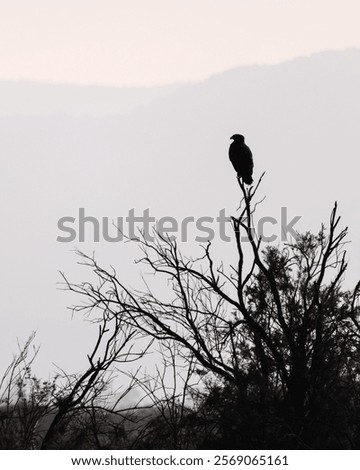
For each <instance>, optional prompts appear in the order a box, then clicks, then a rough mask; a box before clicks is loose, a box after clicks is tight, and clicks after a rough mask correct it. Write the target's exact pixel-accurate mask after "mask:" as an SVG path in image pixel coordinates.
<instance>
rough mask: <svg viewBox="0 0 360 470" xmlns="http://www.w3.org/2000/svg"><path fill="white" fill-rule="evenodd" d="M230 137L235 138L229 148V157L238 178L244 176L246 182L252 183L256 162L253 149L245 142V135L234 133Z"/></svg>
mask: <svg viewBox="0 0 360 470" xmlns="http://www.w3.org/2000/svg"><path fill="white" fill-rule="evenodd" d="M230 139H232V140H233V142H231V144H230V148H229V158H230V161H231V163H232V164H233V167H234V168H235V171H236V173H237V176H238V178H239V179H240V178H242V180H243V182H244V183H246V184H252V182H253V179H252V172H253V169H254V162H253V157H252V153H251V150H250V149H249V147H248V146H247V145H246V144H245V138H244V136H243V135H240V134H234V135H233V136H232V137H230Z"/></svg>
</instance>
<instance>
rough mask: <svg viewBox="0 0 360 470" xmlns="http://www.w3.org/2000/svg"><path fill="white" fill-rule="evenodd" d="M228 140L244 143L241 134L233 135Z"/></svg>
mask: <svg viewBox="0 0 360 470" xmlns="http://www.w3.org/2000/svg"><path fill="white" fill-rule="evenodd" d="M230 140H233V141H235V142H242V143H244V142H245V138H244V136H243V135H241V134H234V135H232V136H231V137H230Z"/></svg>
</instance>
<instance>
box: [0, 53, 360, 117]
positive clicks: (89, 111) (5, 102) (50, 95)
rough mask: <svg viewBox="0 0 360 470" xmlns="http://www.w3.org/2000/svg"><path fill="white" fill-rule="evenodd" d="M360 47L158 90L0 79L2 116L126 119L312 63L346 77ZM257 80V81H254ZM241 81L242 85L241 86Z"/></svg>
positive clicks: (242, 69) (232, 71)
mask: <svg viewBox="0 0 360 470" xmlns="http://www.w3.org/2000/svg"><path fill="white" fill-rule="evenodd" d="M359 61H360V49H355V48H354V49H346V50H344V51H325V52H319V53H315V54H312V55H310V56H304V57H299V58H296V59H293V60H290V61H285V62H281V63H279V64H274V65H258V66H239V67H235V68H233V69H229V70H227V71H224V72H220V73H217V74H214V75H212V76H210V77H209V78H207V79H205V80H203V81H201V82H196V83H175V84H170V85H164V86H153V87H116V86H107V85H73V84H61V83H59V84H56V83H53V84H52V83H41V82H33V81H25V80H19V81H11V80H0V117H3V116H14V115H15V116H20V115H22V116H45V115H51V114H66V115H68V116H73V117H81V116H88V117H104V116H109V115H124V114H127V113H129V112H133V111H136V110H137V109H139V108H141V107H147V106H149V105H151V104H152V103H153V102H154V101H156V100H157V99H162V98H166V97H168V96H169V95H172V94H173V93H176V92H182V91H185V90H187V89H191V88H192V87H197V86H203V85H205V84H206V85H209V86H212V84H216V83H219V84H220V83H223V84H225V83H226V82H229V83H230V84H231V83H233V80H234V79H235V78H240V80H241V82H242V84H244V83H247V84H249V82H250V83H251V82H252V83H251V84H252V86H256V85H257V81H258V77H259V76H261V75H263V74H270V75H271V74H272V73H277V71H279V70H283V71H284V72H290V71H291V69H294V68H295V69H296V68H298V67H299V66H303V67H306V65H308V66H309V65H310V64H311V63H317V64H318V66H319V65H321V64H323V66H324V67H327V68H328V70H329V72H331V73H335V74H341V63H343V64H346V68H347V70H348V69H349V66H350V67H351V66H353V68H354V73H355V75H356V76H357V75H358V72H359V65H358V63H359ZM253 80H254V81H253ZM240 84H241V83H239V85H240Z"/></svg>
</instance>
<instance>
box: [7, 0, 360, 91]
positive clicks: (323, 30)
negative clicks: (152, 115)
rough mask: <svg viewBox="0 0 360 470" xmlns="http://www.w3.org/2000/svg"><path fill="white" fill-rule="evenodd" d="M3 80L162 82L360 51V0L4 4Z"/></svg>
mask: <svg viewBox="0 0 360 470" xmlns="http://www.w3.org/2000/svg"><path fill="white" fill-rule="evenodd" d="M0 5H1V14H0V60H1V69H0V79H31V80H41V81H55V82H73V83H84V84H85V83H98V84H115V85H155V84H164V83H171V82H176V81H194V80H201V79H204V78H206V77H208V76H210V75H212V74H214V73H217V72H222V71H224V70H226V69H229V68H232V67H236V66H238V65H243V64H265V63H276V62H281V61H283V60H287V59H290V58H293V57H297V56H299V55H308V54H310V53H312V52H317V51H322V50H327V49H343V48H348V47H360V28H359V17H360V2H359V0H341V1H340V0H52V1H49V0H31V1H29V0H12V1H11V2H9V1H8V0H0Z"/></svg>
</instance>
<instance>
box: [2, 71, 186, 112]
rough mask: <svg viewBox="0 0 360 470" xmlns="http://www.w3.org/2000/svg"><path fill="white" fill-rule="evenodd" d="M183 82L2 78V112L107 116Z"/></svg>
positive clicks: (177, 86) (164, 94)
mask: <svg viewBox="0 0 360 470" xmlns="http://www.w3.org/2000/svg"><path fill="white" fill-rule="evenodd" d="M181 86H183V85H180V84H175V85H169V86H161V87H160V86H159V87H152V88H133V87H128V88H117V87H109V86H108V87H106V86H95V85H94V86H81V85H62V84H49V83H36V82H26V81H19V82H11V81H4V80H0V103H1V106H0V116H9V115H10V116H11V115H16V116H20V115H25V116H45V115H49V114H66V115H68V116H87V117H89V116H91V117H94V116H97V117H98V116H104V115H109V114H125V113H128V112H130V111H133V110H134V109H137V108H139V107H141V106H147V105H149V104H150V103H151V102H152V101H154V100H156V99H157V98H159V97H161V96H166V95H168V94H169V93H172V92H173V91H174V90H177V89H178V88H180V87H181Z"/></svg>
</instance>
